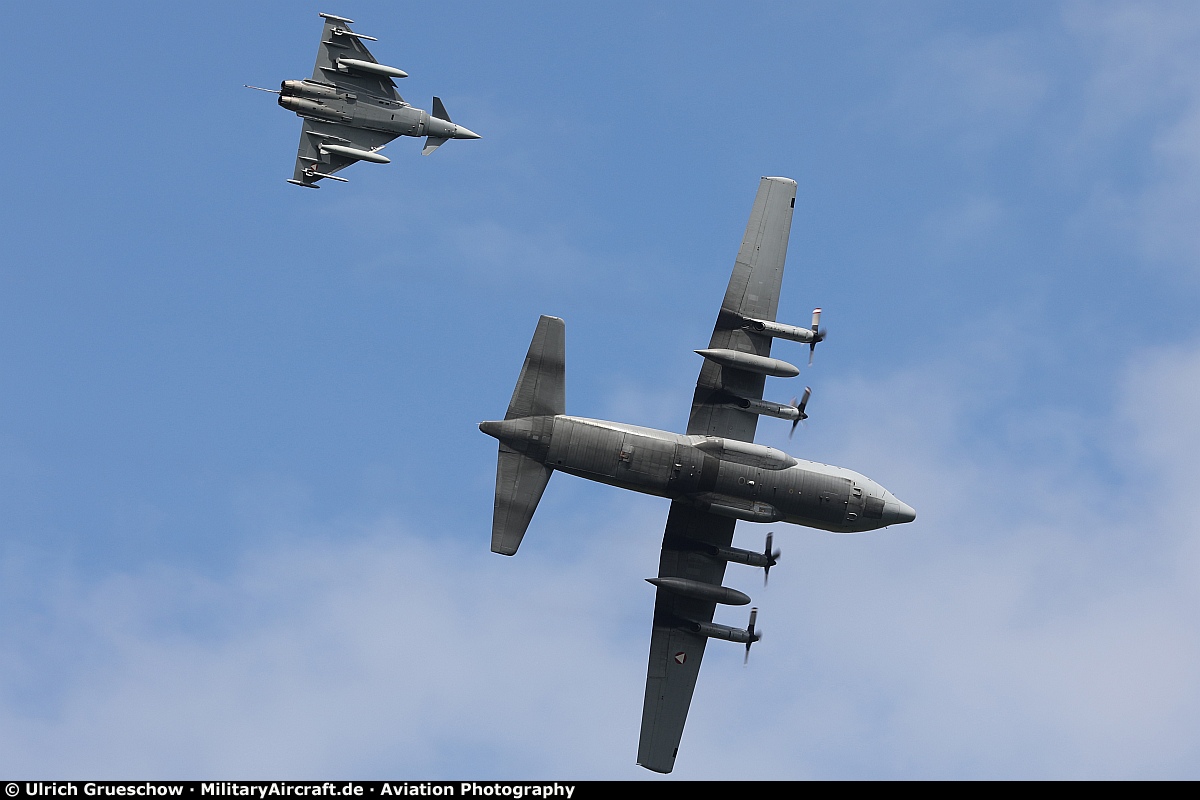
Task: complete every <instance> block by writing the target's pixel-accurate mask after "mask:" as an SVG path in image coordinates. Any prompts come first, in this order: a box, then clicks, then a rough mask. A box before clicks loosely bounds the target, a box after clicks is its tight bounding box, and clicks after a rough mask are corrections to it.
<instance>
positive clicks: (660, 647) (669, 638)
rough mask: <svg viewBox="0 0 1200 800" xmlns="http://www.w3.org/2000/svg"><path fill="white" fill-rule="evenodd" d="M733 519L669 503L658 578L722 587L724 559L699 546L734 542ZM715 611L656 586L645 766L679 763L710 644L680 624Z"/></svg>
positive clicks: (667, 767)
mask: <svg viewBox="0 0 1200 800" xmlns="http://www.w3.org/2000/svg"><path fill="white" fill-rule="evenodd" d="M735 523H736V520H734V519H731V518H729V517H718V516H716V515H715V514H709V513H708V512H705V511H700V510H698V509H696V508H693V507H692V506H689V505H688V504H687V503H684V502H681V501H679V500H676V501H675V502H673V503H671V511H670V513H669V514H668V515H667V531H666V534H665V535H664V536H663V549H662V555H661V556H660V557H659V562H658V576H659V577H660V578H687V579H689V580H693V581H701V582H703V583H711V584H713V585H716V586H720V585H721V581H722V580H723V579H724V577H725V562H724V561H722V560H720V559H715V558H709V557H708V556H707V555H705V554H704V553H702V552H700V550H699V549H698V548H696V546H695V545H696V544H702V545H716V546H717V547H728V546H729V545H730V544H731V543H732V542H733V526H734V524H735ZM715 611H716V603H714V602H712V601H711V600H707V601H706V600H697V599H695V598H691V597H685V596H683V595H680V594H676V593H674V592H671V591H668V590H666V589H661V588H660V589H658V590H657V595H656V596H655V600H654V627H653V630H652V632H651V634H650V661H649V664H648V666H647V668H646V698H645V701H644V703H643V705H642V733H641V739H640V741H639V742H638V759H637V763H639V764H641V765H642V766H643V767H646V768H647V769H651V770H654V771H655V772H670V771H671V770H672V769H673V768H674V767H675V755H676V753H678V752H679V740H680V739H681V738H682V737H683V724H684V722H686V721H687V713H688V707H689V706H690V705H691V703H692V691H693V690H694V689H695V688H696V677H697V676H698V675H699V673H700V661H701V659H703V658H704V646H705V645H706V644H707V643H708V638H707V637H705V636H701V635H700V634H698V633H692V632H691V631H689V630H686V629H685V628H683V627H681V621H682V620H689V621H695V622H712V618H713V613H714V612H715Z"/></svg>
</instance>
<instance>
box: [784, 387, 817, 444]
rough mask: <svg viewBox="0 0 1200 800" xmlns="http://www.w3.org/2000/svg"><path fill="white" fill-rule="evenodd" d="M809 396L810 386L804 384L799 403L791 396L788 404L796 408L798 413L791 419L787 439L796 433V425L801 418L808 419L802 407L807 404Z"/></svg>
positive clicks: (810, 392) (810, 395)
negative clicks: (802, 394) (790, 427)
mask: <svg viewBox="0 0 1200 800" xmlns="http://www.w3.org/2000/svg"><path fill="white" fill-rule="evenodd" d="M810 397H812V387H811V386H805V387H804V396H803V397H802V398H800V402H799V403H797V402H796V398H794V397H793V398H792V402H791V403H790V404H789V405H791V407H792V408H794V409H796V411H797V412H798V413H797V414H796V418H795V419H794V420H792V429H791V430H790V431H788V438H789V439H791V438H792V437H793V436H795V435H796V426H797V425H799V424H800V423H801V422H802V421H803V420H806V419H808V414H806V413H804V408H805V406H807V405H808V398H810Z"/></svg>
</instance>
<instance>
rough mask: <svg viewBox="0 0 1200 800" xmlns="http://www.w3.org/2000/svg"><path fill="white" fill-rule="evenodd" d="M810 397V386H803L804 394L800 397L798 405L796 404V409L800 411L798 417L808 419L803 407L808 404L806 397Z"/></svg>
mask: <svg viewBox="0 0 1200 800" xmlns="http://www.w3.org/2000/svg"><path fill="white" fill-rule="evenodd" d="M810 397H812V387H811V386H805V387H804V396H803V397H801V398H800V405H798V406H796V410H797V411H799V412H800V417H799V419H808V414H805V413H804V408H805V407H806V406H807V405H808V398H810Z"/></svg>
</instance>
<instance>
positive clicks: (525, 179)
mask: <svg viewBox="0 0 1200 800" xmlns="http://www.w3.org/2000/svg"><path fill="white" fill-rule="evenodd" d="M318 11H329V12H332V13H337V14H342V15H345V16H348V17H352V18H354V19H355V20H356V21H357V25H356V29H357V30H359V31H361V32H364V33H367V34H370V35H373V36H377V37H378V38H379V42H377V43H375V44H374V45H372V49H373V52H374V53H375V55H376V56H377V57H378V58H379V59H380V60H381V61H383V62H384V63H390V64H393V65H395V66H398V67H401V68H403V69H405V70H406V71H408V72H409V73H410V75H411V77H410V78H408V79H406V80H404V81H402V82H400V90H401V92H402V94H403V95H404V97H405V99H407V100H409V101H410V102H413V103H414V104H416V105H418V106H421V107H424V108H428V107H429V104H430V97H431V96H432V95H433V94H435V93H436V94H438V95H439V96H440V97H442V99H443V100H444V102H445V104H446V106H447V108H448V109H449V111H450V114H451V116H452V117H453V118H454V119H455V121H459V122H461V123H462V124H464V125H467V126H468V127H470V128H471V129H472V130H475V131H478V132H479V133H481V134H482V135H483V137H484V138H483V139H482V140H479V141H469V142H450V143H449V144H447V145H446V146H445V147H443V148H441V149H440V150H439V151H438V152H437V153H436V154H435V155H433V156H431V157H429V158H422V157H421V156H420V155H419V151H420V143H419V142H418V141H416V140H405V139H401V140H398V141H396V142H394V143H392V144H391V145H389V146H388V149H387V154H388V155H389V156H390V157H391V158H392V163H391V164H390V165H388V166H384V167H377V166H375V165H370V164H360V165H358V166H356V167H354V168H352V169H350V170H347V172H346V173H345V175H346V176H347V177H348V178H349V179H350V181H351V182H350V183H349V184H346V185H343V184H337V185H333V186H326V187H325V188H323V189H321V190H320V191H319V192H312V191H304V190H300V189H297V188H295V187H292V186H289V185H288V184H286V183H285V182H284V180H285V178H287V177H288V176H290V174H291V169H292V163H293V158H294V154H295V147H296V141H297V137H298V130H299V122H298V120H297V119H296V118H295V117H294V116H293V115H291V114H289V113H287V112H284V111H283V110H282V109H280V108H278V107H277V106H275V105H274V104H273V103H272V102H271V98H270V97H269V96H267V95H264V94H261V93H256V92H250V91H247V90H245V89H243V88H241V86H242V84H243V83H253V84H258V85H266V86H271V85H274V83H275V82H277V81H279V80H282V79H288V78H302V77H305V76H307V75H308V74H309V72H310V70H311V67H312V62H313V57H314V50H315V46H316V40H317V34H318V31H319V23H320V20H319V19H318V18H317V16H316V13H317V12H318ZM18 19H19V20H20V22H19V24H18V23H14V24H15V25H17V27H18V28H22V29H23V28H25V27H26V26H27V27H28V31H27V32H33V33H36V34H37V37H36V38H37V39H38V41H39V47H38V53H39V55H33V54H32V53H21V54H17V55H14V58H15V62H14V64H13V65H12V66H13V67H14V68H16V67H17V66H18V65H23V67H22V68H21V70H20V71H19V72H20V74H19V75H16V76H14V78H13V83H12V89H13V90H14V91H11V92H10V101H9V103H7V104H6V108H7V110H6V112H5V120H6V122H7V125H6V128H7V130H8V137H9V138H8V141H9V162H8V165H7V169H6V175H5V180H6V181H7V185H8V187H9V188H8V191H7V193H6V197H7V201H6V202H5V204H4V214H3V215H2V216H0V232H2V236H3V241H4V243H5V248H4V249H5V253H6V257H5V258H4V260H3V265H2V266H0V343H2V346H0V381H2V382H3V385H5V386H6V387H7V388H8V390H7V391H6V392H5V393H4V396H3V400H0V635H2V637H3V640H4V641H5V647H4V648H3V649H0V771H3V772H6V773H8V774H20V775H25V776H29V777H46V778H52V777H134V776H136V777H188V778H199V777H242V778H245V777H323V778H324V777H359V778H379V777H406V778H439V777H445V778H460V777H461V778H476V777H477V778H521V777H534V776H536V777H557V778H604V777H611V778H639V777H653V776H651V775H650V774H649V773H646V772H645V771H644V770H641V769H640V768H638V767H636V766H635V764H634V759H635V755H636V742H637V726H638V718H639V715H640V712H641V702H642V690H643V681H644V674H645V658H646V652H647V648H648V634H649V614H650V609H651V606H652V602H653V589H652V587H649V586H648V585H647V584H645V583H644V582H643V581H642V579H643V578H645V577H649V576H651V575H653V574H654V571H655V565H656V563H657V551H658V546H659V543H660V541H661V533H662V525H663V521H664V520H665V517H666V511H667V505H666V502H665V501H662V500H658V499H654V498H647V497H640V496H635V495H632V494H629V493H624V492H620V491H618V490H616V489H612V488H610V487H604V486H599V485H593V484H589V483H586V482H584V481H580V480H577V479H574V478H571V477H569V476H562V475H559V476H556V477H555V478H554V479H553V480H552V481H551V484H550V487H549V488H548V490H547V493H546V496H545V498H544V500H543V502H542V506H541V508H540V509H539V511H538V514H537V516H536V517H535V519H534V522H533V525H532V527H531V529H530V532H529V534H528V536H527V537H526V540H525V543H524V545H523V546H522V550H521V552H520V554H519V555H518V556H517V557H515V558H512V559H505V558H501V557H499V556H494V555H492V554H490V553H489V552H488V541H489V527H490V516H491V504H492V485H493V480H494V468H495V443H494V441H492V440H491V439H488V438H487V437H485V436H483V435H482V434H480V433H479V432H478V430H477V429H476V427H475V426H476V424H477V423H478V422H479V421H480V420H483V419H491V418H496V417H499V416H501V415H502V414H503V410H504V407H505V405H506V403H507V400H508V397H509V395H510V393H511V391H512V386H513V383H514V381H515V379H516V376H517V372H518V371H519V369H520V363H521V358H522V357H523V354H524V352H525V348H526V346H527V345H528V340H529V337H530V336H531V334H532V332H533V328H534V325H535V323H536V320H537V316H538V314H541V313H549V314H555V315H558V316H561V317H563V318H564V319H566V322H567V355H568V379H567V383H568V386H567V408H568V412H569V413H574V414H580V415H585V416H596V417H603V418H609V419H619V420H624V421H628V422H633V423H639V424H644V425H651V426H657V427H662V428H669V429H672V430H682V428H683V427H684V426H685V424H686V417H687V408H688V404H689V401H690V397H691V392H692V386H693V383H694V381H695V377H696V374H697V372H698V370H699V367H700V359H699V358H698V357H697V356H695V355H694V354H693V353H692V352H691V351H692V350H693V349H696V348H698V347H702V346H704V345H705V344H706V343H707V341H708V336H709V333H710V331H711V325H712V322H713V320H714V318H715V315H716V311H717V306H718V304H719V302H720V298H721V296H722V292H723V290H724V287H725V283H726V281H727V280H728V275H729V271H730V269H731V268H732V264H733V259H734V256H735V254H736V252H737V247H738V243H739V241H740V238H741V235H742V231H743V229H744V226H745V223H746V217H747V215H748V214H749V210H750V204H751V202H752V200H753V197H754V192H755V189H756V186H757V182H758V178H759V176H762V175H786V176H789V177H793V178H795V179H796V180H797V181H798V183H799V189H798V197H797V203H796V212H797V213H796V215H795V221H794V224H793V229H792V237H791V247H790V257H789V260H788V268H787V273H786V274H785V279H784V294H783V297H782V299H781V302H780V318H781V319H783V320H785V321H790V322H795V323H799V324H804V323H805V322H806V321H807V319H808V313H809V311H810V310H811V308H812V307H813V306H814V305H821V306H823V307H824V308H825V310H826V317H825V319H824V322H825V323H827V325H828V326H829V329H830V331H831V333H830V338H829V340H828V341H827V343H826V344H824V345H823V346H822V347H821V348H819V352H818V355H817V360H816V364H815V365H814V367H813V368H812V369H811V370H807V369H806V370H805V371H804V373H803V374H802V376H801V378H800V379H799V380H796V381H792V382H790V384H789V383H787V382H785V381H782V380H777V379H772V380H770V381H769V382H768V397H771V398H774V399H777V400H781V401H786V400H787V399H789V398H790V397H791V396H792V395H794V394H797V393H798V390H797V387H802V386H803V385H804V384H809V385H811V386H812V387H813V389H814V395H813V400H812V402H811V403H810V406H809V410H810V412H811V414H812V419H811V420H810V422H809V425H808V427H807V429H803V430H802V431H801V432H799V433H798V434H797V436H796V438H795V439H794V440H791V441H788V439H787V436H786V432H787V424H786V423H784V422H779V421H773V420H769V419H766V420H763V421H762V423H761V424H760V428H759V437H758V441H760V442H764V443H767V444H772V445H774V446H779V447H784V448H785V449H788V450H789V451H790V452H792V453H794V454H796V455H798V456H801V457H806V458H811V459H814V460H819V461H826V462H830V463H835V464H840V465H844V466H847V467H850V468H852V469H855V470H857V471H860V472H862V473H864V474H866V475H869V476H871V477H872V478H874V479H876V480H878V481H879V482H880V483H882V484H883V485H884V486H886V487H888V488H889V489H891V490H892V491H893V492H895V493H896V494H897V495H898V496H899V497H901V498H902V499H904V500H906V501H907V502H909V503H910V504H911V505H913V506H914V507H915V508H916V509H917V511H918V512H919V515H920V516H919V519H918V521H917V522H916V523H915V524H913V525H908V526H904V527H902V528H897V529H895V530H888V531H882V532H876V533H870V534H863V535H860V536H843V537H839V536H834V535H831V534H827V533H823V532H818V531H808V530H804V529H787V530H784V529H779V530H777V531H776V533H777V534H779V536H778V538H777V541H778V542H779V543H780V545H781V546H782V547H783V550H784V557H783V559H782V560H781V563H780V566H779V568H778V569H777V571H776V572H775V573H774V575H775V577H774V578H773V580H772V582H771V586H770V588H769V589H768V590H764V589H762V588H761V586H760V585H759V576H758V574H757V573H756V572H754V571H751V570H748V569H746V570H739V569H735V568H732V567H731V569H730V573H729V578H728V583H730V585H733V586H735V587H738V588H740V589H743V590H745V591H747V592H750V593H751V594H752V595H753V596H754V598H755V602H756V603H757V604H758V605H759V606H760V607H761V609H762V612H761V618H760V621H761V622H762V624H763V627H764V629H765V631H766V637H765V638H764V640H763V642H762V643H761V644H760V645H759V647H757V648H756V649H755V652H754V659H752V662H751V664H750V665H749V667H746V668H743V666H742V663H741V660H742V659H741V651H740V650H739V648H737V647H736V646H730V647H725V648H722V647H719V646H718V645H719V644H720V643H716V644H714V646H713V647H711V648H710V649H709V654H708V657H707V658H706V662H705V665H704V669H703V673H702V676H701V681H700V685H699V687H698V689H697V694H696V699H695V702H694V704H693V709H692V713H691V716H690V718H689V721H688V727H687V730H686V731H685V734H684V739H683V743H682V747H681V751H680V756H679V760H678V762H677V768H676V772H675V773H674V775H675V776H677V777H682V778H745V777H762V778H807V777H813V778H993V777H995V778H1109V777H1112V778H1143V777H1172V778H1192V779H1194V778H1196V777H1198V775H1197V768H1196V764H1197V763H1200V724H1198V723H1197V720H1198V719H1200V689H1198V686H1200V684H1198V683H1197V681H1196V675H1197V674H1198V672H1200V633H1198V631H1200V625H1198V623H1200V592H1198V590H1197V588H1196V586H1197V582H1196V574H1197V571H1198V570H1200V527H1198V525H1197V522H1196V514H1195V499H1194V498H1195V496H1196V488H1195V487H1196V485H1197V482H1198V480H1200V467H1198V465H1197V458H1196V452H1197V450H1198V449H1200V424H1198V423H1197V421H1196V419H1197V418H1196V414H1195V409H1196V407H1197V406H1198V405H1200V324H1198V319H1197V315H1196V313H1195V310H1194V309H1195V306H1196V302H1197V299H1198V298H1200V227H1198V226H1197V225H1196V222H1195V221H1196V219H1197V218H1198V217H1200V188H1198V187H1200V182H1198V179H1200V55H1198V54H1200V46H1198V45H1200V10H1198V9H1197V8H1196V6H1195V5H1194V4H1191V3H1185V2H1180V3H1170V2H1163V3H1115V2H1112V3H1110V2H1066V3H1047V2H1029V3H1012V2H1005V3H972V4H960V3H952V2H945V3H938V2H925V3H904V4H894V3H867V2H863V3H780V4H776V3H755V4H751V5H749V6H746V5H745V4H697V3H671V4H644V3H620V2H616V3H606V4H604V5H603V6H587V7H584V6H582V5H570V4H556V3H509V4H505V5H504V6H503V7H499V6H495V5H494V4H474V3H442V4H437V5H435V6H428V5H427V6H424V7H418V6H415V5H409V4H393V3H381V2H348V3H347V4H345V5H343V6H331V5H327V4H320V5H317V4H313V3H308V2H290V3H283V2H278V3H257V4H253V5H252V6H247V4H217V3H208V4H201V5H184V4H161V3H117V4H107V5H105V6H104V7H99V6H96V5H94V4H83V3H66V2H59V3H56V2H47V3H40V4H38V5H37V6H36V7H32V8H31V10H30V11H29V12H28V13H27V14H22V15H21V16H20V17H19V18H18ZM804 352H805V348H802V347H801V346H798V345H797V346H793V345H789V344H787V343H781V344H780V345H779V347H778V348H777V350H776V354H777V355H779V356H780V357H783V358H788V359H790V360H793V361H799V362H801V363H802V362H803V358H804ZM764 533H765V530H764V529H762V528H761V527H756V526H750V525H744V524H743V526H742V527H740V528H739V532H738V542H739V543H741V544H743V545H744V546H758V545H760V543H761V538H762V536H763V534H764ZM721 613H722V614H726V613H727V614H728V618H725V617H719V620H721V621H725V622H728V623H730V624H735V623H744V620H743V619H742V613H743V612H741V611H740V610H732V611H728V612H721Z"/></svg>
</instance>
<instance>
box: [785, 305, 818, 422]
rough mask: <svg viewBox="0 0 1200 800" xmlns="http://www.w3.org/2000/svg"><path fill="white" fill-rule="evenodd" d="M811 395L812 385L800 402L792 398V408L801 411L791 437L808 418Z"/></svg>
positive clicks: (805, 391) (806, 387) (805, 390)
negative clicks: (806, 409)
mask: <svg viewBox="0 0 1200 800" xmlns="http://www.w3.org/2000/svg"><path fill="white" fill-rule="evenodd" d="M818 310H820V309H818ZM810 397H812V387H811V386H805V387H804V396H803V397H801V398H800V402H799V403H797V402H796V398H794V397H793V398H792V402H791V403H790V404H789V405H791V407H792V408H794V409H796V411H797V412H799V414H798V416H797V417H796V418H795V419H794V420H792V429H791V430H790V431H789V432H788V438H789V439H790V438H792V436H793V435H795V433H796V426H797V425H799V424H800V422H801V420H806V419H808V414H805V413H804V407H805V406H807V405H808V398H810Z"/></svg>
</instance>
